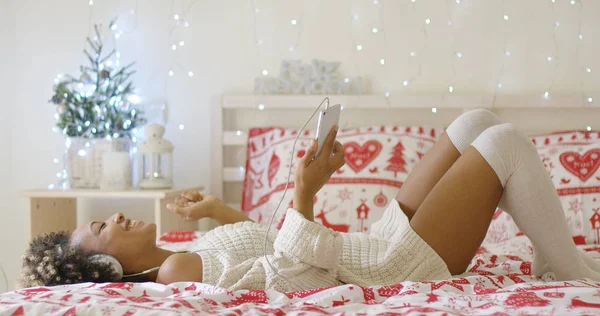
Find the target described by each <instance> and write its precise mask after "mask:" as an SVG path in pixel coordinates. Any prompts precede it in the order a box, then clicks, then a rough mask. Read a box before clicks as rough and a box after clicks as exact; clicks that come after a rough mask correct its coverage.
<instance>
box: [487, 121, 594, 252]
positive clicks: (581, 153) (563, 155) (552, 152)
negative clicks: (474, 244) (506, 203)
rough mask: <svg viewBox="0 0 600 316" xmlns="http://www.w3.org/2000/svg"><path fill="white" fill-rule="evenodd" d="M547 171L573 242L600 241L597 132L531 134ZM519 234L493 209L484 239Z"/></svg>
mask: <svg viewBox="0 0 600 316" xmlns="http://www.w3.org/2000/svg"><path fill="white" fill-rule="evenodd" d="M532 140H533V142H534V144H535V145H536V148H537V150H538V153H539V155H540V159H541V160H542V162H543V163H544V167H546V170H547V171H548V173H549V174H550V177H551V178H552V182H553V184H554V186H555V187H556V191H557V193H558V195H559V196H560V201H561V203H562V206H563V210H564V212H565V216H566V218H567V222H568V225H569V228H570V229H571V233H572V235H573V239H574V241H575V243H576V244H600V132H595V131H593V132H592V131H568V132H557V133H552V134H544V135H536V136H533V137H532ZM519 234H521V233H520V232H519V230H518V228H517V227H516V225H515V224H514V222H513V221H512V219H511V218H510V216H509V215H508V214H506V213H504V212H501V211H497V212H496V214H494V220H493V222H492V225H491V226H490V229H489V230H488V235H487V237H486V242H498V241H502V240H506V239H507V238H510V237H511V236H514V235H519Z"/></svg>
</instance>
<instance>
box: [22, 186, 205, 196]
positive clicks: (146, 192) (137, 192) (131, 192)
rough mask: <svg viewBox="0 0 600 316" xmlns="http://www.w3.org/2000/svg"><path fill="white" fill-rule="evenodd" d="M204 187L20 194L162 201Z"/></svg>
mask: <svg viewBox="0 0 600 316" xmlns="http://www.w3.org/2000/svg"><path fill="white" fill-rule="evenodd" d="M203 189H204V187H203V186H197V187H190V188H184V189H177V188H175V189H169V190H141V189H131V190H124V191H103V190H100V189H64V190H63V189H53V190H44V189H42V190H29V191H23V192H21V193H20V194H21V195H22V196H27V197H35V198H123V199H162V198H167V197H171V196H177V195H179V194H181V192H183V191H187V190H199V191H202V190H203Z"/></svg>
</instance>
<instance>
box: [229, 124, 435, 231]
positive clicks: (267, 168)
mask: <svg viewBox="0 0 600 316" xmlns="http://www.w3.org/2000/svg"><path fill="white" fill-rule="evenodd" d="M443 131H444V130H443V129H437V128H430V127H400V126H371V127H363V128H354V129H342V130H340V132H339V133H338V136H337V139H338V140H339V141H340V142H341V143H342V144H343V145H344V151H345V156H346V165H345V166H344V167H342V168H340V169H339V170H338V171H336V172H335V173H334V174H333V176H332V177H331V179H330V180H329V182H328V183H327V184H326V185H325V186H324V187H323V188H322V189H321V191H319V193H318V194H317V196H316V198H315V199H316V201H315V221H317V222H320V223H322V224H323V225H325V226H326V227H330V228H332V229H334V230H336V231H341V232H361V231H368V230H369V227H370V225H371V224H372V223H374V222H375V221H377V220H378V219H379V218H381V215H382V213H383V211H384V210H385V208H386V207H387V205H388V204H389V202H390V201H391V199H393V198H394V197H395V196H396V194H397V192H398V189H399V188H400V186H401V185H402V183H403V182H404V181H405V180H406V177H407V176H408V173H409V172H410V171H411V170H412V168H413V167H414V166H415V165H416V164H417V162H418V161H419V160H420V159H421V157H423V155H424V153H425V152H427V150H429V148H431V147H432V146H433V144H434V143H435V141H436V139H437V137H439V134H440V133H442V132H443ZM297 135H298V130H292V129H281V128H253V129H251V130H250V131H249V139H248V144H247V152H246V154H247V156H246V157H247V161H246V175H245V180H244V185H243V197H242V208H241V209H242V212H243V213H244V214H246V215H248V216H249V217H250V218H251V219H253V220H255V221H257V222H259V223H265V224H268V223H269V221H270V219H271V217H272V216H273V212H274V211H275V209H276V207H277V204H278V203H279V201H280V199H281V197H282V194H283V190H284V188H285V184H286V180H287V176H288V169H289V167H290V158H292V157H293V162H292V176H291V178H290V183H289V190H288V192H287V194H286V196H285V199H284V200H283V203H282V204H281V207H280V209H279V210H278V213H277V214H276V216H275V220H274V223H275V224H274V226H276V227H280V226H281V224H282V223H283V219H284V215H285V213H286V209H287V207H290V206H292V198H293V196H294V193H293V190H294V183H293V179H294V171H295V167H296V164H297V163H298V160H299V158H301V157H302V156H303V155H304V154H305V152H306V148H307V146H308V144H309V142H310V140H311V139H313V138H314V137H315V131H304V132H303V135H301V137H300V139H299V140H298V143H297V145H296V148H295V151H294V153H293V154H292V153H291V150H292V145H293V143H294V140H295V139H296V136H297Z"/></svg>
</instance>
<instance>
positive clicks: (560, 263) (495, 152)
mask: <svg viewBox="0 0 600 316" xmlns="http://www.w3.org/2000/svg"><path fill="white" fill-rule="evenodd" d="M472 146H473V147H475V149H477V151H479V153H480V154H481V155H482V156H483V158H484V159H485V160H486V161H487V163H488V164H489V165H490V166H491V167H492V169H493V170H494V172H495V173H496V175H497V176H498V179H500V183H501V184H502V186H503V187H504V193H503V196H502V199H501V200H500V205H499V206H500V208H502V209H503V210H505V211H506V212H507V213H508V214H510V215H511V216H512V218H513V219H514V221H515V223H516V224H517V226H519V228H520V229H521V231H523V233H525V235H527V237H529V239H531V241H532V243H533V245H534V247H535V251H536V255H535V256H536V257H538V259H540V257H541V258H545V259H546V261H547V262H548V265H549V266H550V268H551V269H552V271H554V273H555V276H556V279H557V280H575V279H581V278H590V279H592V280H595V281H600V270H597V269H594V266H592V265H590V264H586V261H588V260H587V259H584V257H585V256H587V254H585V253H581V252H580V251H578V250H577V248H576V247H575V243H574V242H573V238H572V237H571V232H570V231H569V227H568V226H567V220H566V218H565V214H564V212H563V209H562V205H561V203H560V200H559V197H558V194H557V193H556V189H555V188H554V185H553V184H552V181H551V179H550V176H549V175H548V172H547V171H546V169H545V168H544V166H543V164H542V162H541V161H540V158H539V155H538V153H537V151H536V149H535V147H534V145H533V143H532V142H531V140H530V139H528V138H527V136H525V135H524V134H522V133H521V132H519V131H517V130H516V129H515V128H514V127H513V125H512V124H501V125H495V126H492V127H490V128H488V129H487V130H485V131H484V132H483V133H481V135H479V137H477V139H476V140H475V141H474V142H473V144H472ZM589 259H591V258H589ZM592 261H593V260H592ZM535 265H536V266H538V268H539V266H541V264H538V263H536V264H535ZM536 272H539V271H536Z"/></svg>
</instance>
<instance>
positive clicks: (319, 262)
mask: <svg viewBox="0 0 600 316" xmlns="http://www.w3.org/2000/svg"><path fill="white" fill-rule="evenodd" d="M342 246H343V238H342V236H341V235H340V234H339V233H338V232H335V231H333V230H332V229H330V228H326V227H324V226H323V225H320V224H317V223H315V222H311V221H308V220H307V219H305V218H304V216H302V214H300V213H299V212H298V211H296V210H294V209H292V208H290V209H288V211H287V213H286V216H285V220H284V222H283V225H282V226H281V229H280V230H279V233H278V234H277V238H275V244H274V248H275V252H276V255H277V253H280V254H281V255H282V256H284V257H288V258H289V259H290V260H292V261H301V262H304V263H307V264H309V265H311V266H314V267H317V268H322V269H333V268H335V267H337V265H338V263H339V260H340V255H341V253H342Z"/></svg>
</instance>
